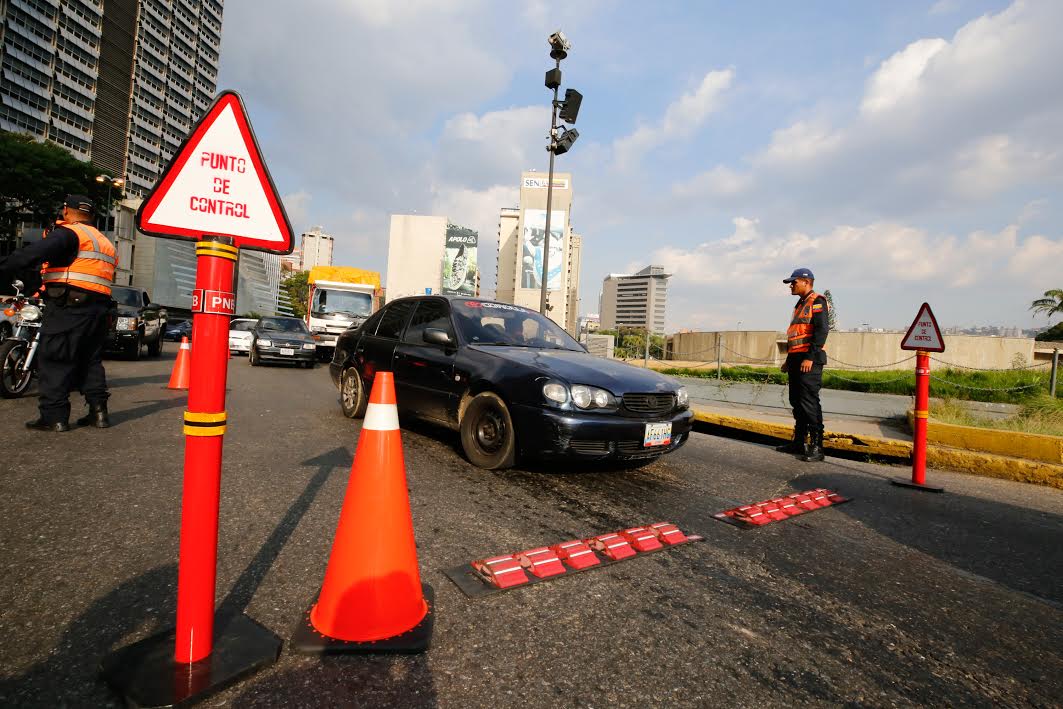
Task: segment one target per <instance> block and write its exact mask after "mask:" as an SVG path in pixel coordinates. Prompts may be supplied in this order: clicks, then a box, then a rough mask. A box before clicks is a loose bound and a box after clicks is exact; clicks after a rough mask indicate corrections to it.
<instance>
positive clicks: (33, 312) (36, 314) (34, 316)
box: [19, 305, 41, 322]
mask: <svg viewBox="0 0 1063 709" xmlns="http://www.w3.org/2000/svg"><path fill="white" fill-rule="evenodd" d="M19 317H20V318H22V319H23V320H25V321H26V322H36V321H37V320H40V319H41V309H40V308H38V307H37V306H36V305H24V306H22V310H20V311H19Z"/></svg>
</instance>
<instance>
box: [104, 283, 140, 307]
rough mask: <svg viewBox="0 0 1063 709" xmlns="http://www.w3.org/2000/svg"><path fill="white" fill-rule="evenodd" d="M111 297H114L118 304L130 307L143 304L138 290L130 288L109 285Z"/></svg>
mask: <svg viewBox="0 0 1063 709" xmlns="http://www.w3.org/2000/svg"><path fill="white" fill-rule="evenodd" d="M111 297H112V298H114V299H115V301H117V302H118V304H119V305H127V306H129V307H130V308H139V307H140V306H142V305H143V304H144V302H143V300H141V293H140V291H138V290H134V289H132V288H122V287H121V286H111Z"/></svg>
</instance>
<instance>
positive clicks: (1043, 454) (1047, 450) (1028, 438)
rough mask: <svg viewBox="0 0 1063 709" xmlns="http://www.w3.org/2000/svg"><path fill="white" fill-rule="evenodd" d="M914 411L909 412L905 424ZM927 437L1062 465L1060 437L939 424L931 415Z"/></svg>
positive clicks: (967, 447) (952, 444)
mask: <svg viewBox="0 0 1063 709" xmlns="http://www.w3.org/2000/svg"><path fill="white" fill-rule="evenodd" d="M913 420H914V414H913V413H912V412H911V411H909V412H908V424H909V425H912V422H913ZM926 440H927V442H929V443H936V444H938V445H942V446H948V447H950V448H961V449H964V450H976V451H983V452H985V453H996V454H997V455H1004V456H1008V457H1011V458H1023V459H1025V460H1039V461H1041V462H1043V463H1052V464H1053V465H1059V464H1063V438H1060V437H1059V436H1046V435H1043V434H1039V433H1023V432H1021V431H1002V430H998V429H992V428H978V427H975V426H960V425H958V424H954V423H942V422H941V421H935V420H934V419H933V417H931V418H930V419H929V420H928V422H927V427H926Z"/></svg>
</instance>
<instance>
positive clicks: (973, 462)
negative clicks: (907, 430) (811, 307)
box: [694, 409, 1063, 490]
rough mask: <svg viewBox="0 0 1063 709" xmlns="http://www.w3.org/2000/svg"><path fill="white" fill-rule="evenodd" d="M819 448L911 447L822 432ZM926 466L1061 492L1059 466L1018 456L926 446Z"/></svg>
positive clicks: (737, 425) (776, 433)
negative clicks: (1044, 486) (1045, 487)
mask: <svg viewBox="0 0 1063 709" xmlns="http://www.w3.org/2000/svg"><path fill="white" fill-rule="evenodd" d="M694 420H695V421H700V422H702V423H707V424H713V425H716V426H721V427H723V428H730V429H734V430H737V431H746V432H748V433H756V434H759V435H762V436H771V437H773V438H782V439H784V440H785V439H788V438H790V437H791V436H792V435H793V427H792V426H787V425H783V424H777V423H769V422H767V421H758V420H756V419H747V418H742V417H740V416H727V415H725V414H717V413H713V412H709V411H699V410H698V409H694ZM823 446H824V448H826V449H828V450H840V451H847V452H850V453H858V454H863V455H878V456H883V457H889V458H902V459H904V460H911V457H912V444H911V443H909V442H907V441H893V440H889V439H885V438H878V437H875V436H858V435H854V434H850V433H836V432H833V431H825V432H824V434H823ZM926 460H927V464H928V465H929V466H931V467H934V468H940V469H943V470H953V471H957V472H961V473H972V474H974V475H984V476H987V477H991V478H1001V479H1004V480H1014V481H1017V482H1025V483H1035V484H1038V485H1047V486H1049V487H1055V488H1059V489H1061V490H1063V465H1056V464H1053V463H1047V462H1043V461H1039V460H1026V459H1024V458H1020V457H1011V456H1004V455H999V454H994V453H986V452H981V451H972V450H961V449H958V448H949V447H946V446H942V445H928V446H927V452H926Z"/></svg>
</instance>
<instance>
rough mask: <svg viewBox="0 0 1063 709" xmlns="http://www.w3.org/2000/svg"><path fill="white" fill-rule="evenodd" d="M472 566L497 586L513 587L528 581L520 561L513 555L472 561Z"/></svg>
mask: <svg viewBox="0 0 1063 709" xmlns="http://www.w3.org/2000/svg"><path fill="white" fill-rule="evenodd" d="M472 568H474V569H476V571H477V573H479V574H480V575H481V576H483V578H484V580H485V581H487V582H488V583H489V584H491V585H492V586H494V587H495V588H512V587H514V586H520V585H521V584H525V583H528V576H527V575H526V574H525V573H524V569H522V568H521V566H520V563H519V562H518V561H517V560H516V559H514V558H513V557H512V556H495V557H492V558H490V559H483V560H481V561H474V562H472Z"/></svg>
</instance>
